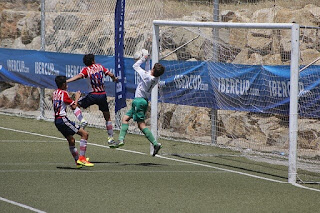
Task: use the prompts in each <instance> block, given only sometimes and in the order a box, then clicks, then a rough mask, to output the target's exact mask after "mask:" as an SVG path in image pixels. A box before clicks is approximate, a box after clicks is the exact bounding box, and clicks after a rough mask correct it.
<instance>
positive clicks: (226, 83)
mask: <svg viewBox="0 0 320 213" xmlns="http://www.w3.org/2000/svg"><path fill="white" fill-rule="evenodd" d="M82 57H83V55H78V54H64V53H52V52H42V51H33V50H14V49H0V80H2V81H11V82H17V83H21V84H24V85H29V86H35V87H42V88H51V89H54V88H56V85H55V82H54V78H55V76H56V75H66V76H67V78H70V77H72V76H74V75H76V74H78V73H79V72H80V71H81V69H82V67H84V65H83V63H82ZM114 60H115V58H114V57H113V56H99V55H97V56H96V62H97V63H100V64H102V65H103V66H105V67H106V68H108V69H109V70H110V71H111V72H113V73H115V67H114V66H115V63H114ZM123 63H124V72H125V73H124V74H125V76H126V87H125V91H126V98H134V92H135V88H136V85H137V82H138V81H139V77H138V75H137V74H135V71H134V70H133V68H132V65H133V63H134V60H133V59H132V58H124V59H123ZM161 63H162V64H163V65H164V66H165V67H166V70H170V69H174V70H175V72H165V73H164V75H163V76H161V82H160V86H161V90H159V91H160V92H161V96H160V98H161V100H160V101H162V102H166V103H173V104H181V105H190V106H200V107H209V108H213V109H223V110H237V111H248V112H260V113H277V114H286V115H288V113H289V101H290V97H289V95H290V66H285V65H284V66H282V65H281V66H280V65H279V66H263V65H236V66H235V65H234V64H228V63H212V62H202V61H195V62H185V61H184V62H182V61H180V62H179V63H174V64H175V65H174V67H173V68H172V67H170V66H172V64H173V62H172V61H161ZM178 70H181V71H178ZM319 70H320V67H319V66H316V65H314V66H310V67H309V68H308V69H307V70H305V71H303V72H302V73H301V74H300V79H299V113H300V115H301V116H305V117H312V118H319V117H320V109H319V106H320V101H319V100H320V96H319V94H320V91H319V89H320V88H319V84H320V72H319ZM172 73H174V74H172ZM68 86H69V87H68V90H69V91H78V90H80V91H81V92H83V93H87V92H88V91H89V90H88V88H89V87H88V86H87V85H86V80H84V79H82V80H79V81H76V82H72V83H69V85H68ZM105 86H106V91H107V94H108V96H113V97H115V83H114V82H112V79H111V78H109V77H106V78H105ZM186 100H187V101H186ZM190 100H192V101H190Z"/></svg>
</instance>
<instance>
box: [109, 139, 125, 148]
mask: <svg viewBox="0 0 320 213" xmlns="http://www.w3.org/2000/svg"><path fill="white" fill-rule="evenodd" d="M123 145H124V141H123V140H118V141H117V142H115V143H113V144H111V145H110V146H109V147H110V148H112V149H115V148H119V147H120V146H123Z"/></svg>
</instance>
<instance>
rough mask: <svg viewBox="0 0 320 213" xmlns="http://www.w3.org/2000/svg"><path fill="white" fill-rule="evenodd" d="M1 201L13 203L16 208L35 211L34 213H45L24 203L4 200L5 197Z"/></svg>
mask: <svg viewBox="0 0 320 213" xmlns="http://www.w3.org/2000/svg"><path fill="white" fill-rule="evenodd" d="M0 200H2V201H4V202H7V203H11V204H13V205H15V206H20V207H22V208H25V209H29V210H31V211H34V212H38V213H45V212H44V211H41V210H39V209H35V208H32V207H30V206H27V205H24V204H22V203H18V202H15V201H12V200H8V199H6V198H3V197H0Z"/></svg>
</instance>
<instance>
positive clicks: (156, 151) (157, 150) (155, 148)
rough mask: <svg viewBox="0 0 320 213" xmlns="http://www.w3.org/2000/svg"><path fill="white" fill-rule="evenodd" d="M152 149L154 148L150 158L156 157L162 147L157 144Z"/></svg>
mask: <svg viewBox="0 0 320 213" xmlns="http://www.w3.org/2000/svg"><path fill="white" fill-rule="evenodd" d="M153 148H154V150H153V154H152V156H153V157H154V156H156V154H158V152H159V150H160V149H161V148H162V145H161V143H158V144H157V145H155V146H154V147H153Z"/></svg>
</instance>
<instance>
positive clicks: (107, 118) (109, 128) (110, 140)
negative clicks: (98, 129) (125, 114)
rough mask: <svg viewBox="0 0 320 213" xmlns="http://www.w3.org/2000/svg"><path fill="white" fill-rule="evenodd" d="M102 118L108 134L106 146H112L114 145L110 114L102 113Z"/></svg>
mask: <svg viewBox="0 0 320 213" xmlns="http://www.w3.org/2000/svg"><path fill="white" fill-rule="evenodd" d="M102 114H103V117H104V119H105V121H106V130H107V133H108V144H113V143H114V138H113V125H112V121H111V118H110V112H109V111H103V112H102Z"/></svg>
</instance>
